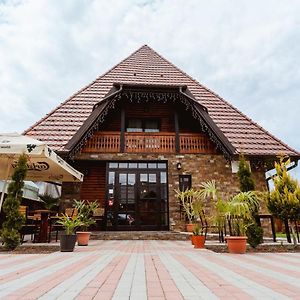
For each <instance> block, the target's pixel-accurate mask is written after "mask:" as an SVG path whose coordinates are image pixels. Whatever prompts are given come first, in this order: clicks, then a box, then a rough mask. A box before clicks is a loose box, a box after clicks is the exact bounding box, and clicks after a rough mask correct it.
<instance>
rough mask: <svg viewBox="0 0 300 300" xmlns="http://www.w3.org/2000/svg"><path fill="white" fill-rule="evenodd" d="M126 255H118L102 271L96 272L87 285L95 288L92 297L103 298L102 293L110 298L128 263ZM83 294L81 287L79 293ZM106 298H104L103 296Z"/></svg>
mask: <svg viewBox="0 0 300 300" xmlns="http://www.w3.org/2000/svg"><path fill="white" fill-rule="evenodd" d="M128 260H129V256H128V255H119V256H118V257H117V258H115V259H114V260H113V261H112V262H110V264H109V265H108V266H107V267H106V268H105V270H104V272H103V273H100V274H98V275H97V276H96V277H95V279H93V280H92V281H91V282H90V284H89V285H88V286H93V287H96V288H97V291H96V294H95V298H94V299H104V298H103V297H104V296H103V295H105V297H107V299H110V298H111V297H112V296H113V293H114V291H115V289H116V288H117V286H118V283H119V280H120V278H121V276H122V273H123V271H124V269H125V268H126V265H127V263H128ZM84 294H85V289H83V290H82V291H81V293H80V295H84ZM105 299H106V298H105Z"/></svg>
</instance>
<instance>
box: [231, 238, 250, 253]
mask: <svg viewBox="0 0 300 300" xmlns="http://www.w3.org/2000/svg"><path fill="white" fill-rule="evenodd" d="M226 241H227V246H228V251H229V253H234V254H244V253H245V252H246V247H247V237H246V236H228V237H226Z"/></svg>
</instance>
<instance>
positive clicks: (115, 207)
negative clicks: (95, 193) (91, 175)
mask: <svg viewBox="0 0 300 300" xmlns="http://www.w3.org/2000/svg"><path fill="white" fill-rule="evenodd" d="M166 166H167V164H166V163H153V162H151V163H145V162H140V163H109V168H108V179H107V182H108V185H107V203H106V229H107V230H163V229H164V230H166V229H168V220H169V218H168V188H167V170H166Z"/></svg>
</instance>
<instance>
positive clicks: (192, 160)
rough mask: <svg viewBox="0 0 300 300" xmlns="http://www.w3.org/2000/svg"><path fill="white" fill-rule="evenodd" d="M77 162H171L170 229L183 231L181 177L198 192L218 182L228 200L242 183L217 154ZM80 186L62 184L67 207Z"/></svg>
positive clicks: (260, 182) (259, 174)
mask: <svg viewBox="0 0 300 300" xmlns="http://www.w3.org/2000/svg"><path fill="white" fill-rule="evenodd" d="M77 159H78V160H81V165H82V161H84V160H88V161H93V160H94V161H99V160H101V161H118V160H146V161H151V160H164V161H168V183H169V215H170V229H171V230H182V229H183V227H184V223H185V222H184V219H183V217H182V215H181V213H180V209H179V202H178V200H177V199H176V197H175V192H174V190H175V189H178V188H179V175H192V186H193V188H199V187H200V184H201V183H202V182H204V181H208V180H215V181H216V184H217V187H218V188H219V190H220V191H221V194H222V196H223V197H229V196H231V195H233V194H235V193H237V192H239V182H238V178H237V175H236V174H233V173H232V170H231V165H230V162H227V161H226V160H225V158H224V157H223V155H216V154H184V155H183V154H182V155H175V154H168V155H159V154H132V153H131V154H130V153H116V154H87V153H82V154H81V155H80V156H79V157H77ZM178 162H180V163H181V165H182V168H181V170H177V163H178ZM264 174H265V171H264V170H254V171H253V176H254V179H255V183H256V188H257V189H258V190H265V189H266V181H265V175H264ZM79 195H80V185H78V184H74V186H73V188H72V184H63V192H62V197H63V198H64V199H66V203H65V206H67V205H69V203H70V200H72V199H73V198H77V199H78V198H79Z"/></svg>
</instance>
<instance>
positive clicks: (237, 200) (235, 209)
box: [225, 191, 259, 236]
mask: <svg viewBox="0 0 300 300" xmlns="http://www.w3.org/2000/svg"><path fill="white" fill-rule="evenodd" d="M257 207H259V202H258V200H257V197H256V195H255V193H254V192H252V191H250V192H240V193H239V194H237V195H235V196H234V197H233V198H232V199H231V200H230V201H229V202H227V205H226V208H225V217H226V218H227V219H228V220H229V221H230V223H231V234H232V235H235V236H244V235H245V232H246V229H247V225H248V224H249V223H250V221H251V220H252V216H253V210H256V209H257Z"/></svg>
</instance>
